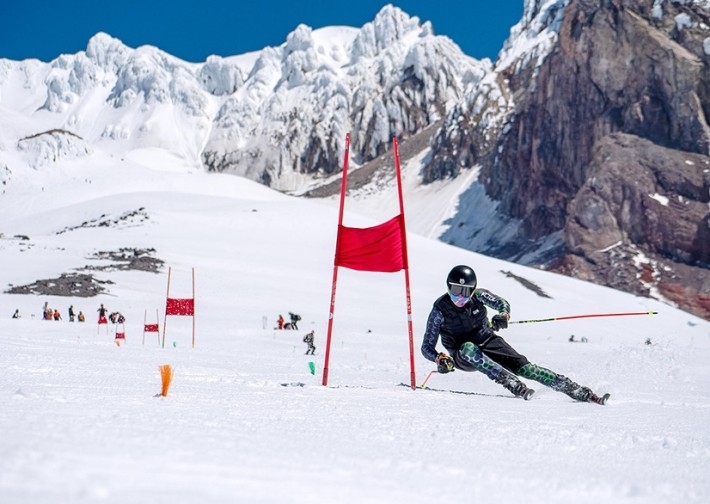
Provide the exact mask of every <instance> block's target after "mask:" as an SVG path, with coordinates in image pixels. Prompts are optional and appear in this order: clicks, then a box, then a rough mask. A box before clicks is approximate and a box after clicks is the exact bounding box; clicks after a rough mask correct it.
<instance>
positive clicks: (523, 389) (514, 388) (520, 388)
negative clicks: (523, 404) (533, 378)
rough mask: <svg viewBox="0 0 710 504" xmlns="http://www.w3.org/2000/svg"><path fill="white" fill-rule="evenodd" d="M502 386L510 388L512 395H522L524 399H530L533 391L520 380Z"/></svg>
mask: <svg viewBox="0 0 710 504" xmlns="http://www.w3.org/2000/svg"><path fill="white" fill-rule="evenodd" d="M504 386H505V388H507V389H508V390H510V391H511V392H512V393H513V395H515V397H522V398H523V400H525V401H529V400H530V399H532V396H533V394H534V393H535V391H534V390H533V389H531V388H528V386H527V385H525V384H524V383H523V382H521V381H518V382H517V383H512V384H511V385H510V386H509V385H508V384H505V385H504Z"/></svg>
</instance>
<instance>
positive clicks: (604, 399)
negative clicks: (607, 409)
mask: <svg viewBox="0 0 710 504" xmlns="http://www.w3.org/2000/svg"><path fill="white" fill-rule="evenodd" d="M610 397H611V394H604V395H603V396H601V397H599V396H598V395H596V394H592V397H590V398H589V402H593V403H595V404H601V405H602V406H603V405H605V404H606V402H607V401H608V400H609V398H610Z"/></svg>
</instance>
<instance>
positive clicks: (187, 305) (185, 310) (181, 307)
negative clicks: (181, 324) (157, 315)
mask: <svg viewBox="0 0 710 504" xmlns="http://www.w3.org/2000/svg"><path fill="white" fill-rule="evenodd" d="M165 313H166V315H188V316H193V315H195V300H194V299H192V298H190V299H176V298H168V302H167V304H166V306H165Z"/></svg>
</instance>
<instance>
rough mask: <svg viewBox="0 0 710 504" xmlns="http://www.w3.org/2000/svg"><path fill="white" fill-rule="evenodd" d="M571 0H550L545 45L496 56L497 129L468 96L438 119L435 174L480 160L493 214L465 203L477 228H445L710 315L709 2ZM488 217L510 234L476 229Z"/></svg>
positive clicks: (508, 254) (482, 247)
mask: <svg viewBox="0 0 710 504" xmlns="http://www.w3.org/2000/svg"><path fill="white" fill-rule="evenodd" d="M562 6H563V5H562V3H556V4H554V5H551V4H549V3H548V7H552V8H548V11H547V12H546V13H545V14H546V16H547V18H548V19H552V17H553V16H557V18H558V19H559V24H558V26H557V27H556V28H555V30H554V36H553V37H548V39H547V40H552V41H553V43H552V44H551V46H550V47H549V49H548V50H547V51H546V52H542V51H538V52H537V53H536V54H537V55H538V56H540V57H539V58H534V57H532V58H531V57H529V55H528V57H527V58H525V57H519V58H517V59H516V60H515V61H514V62H513V63H511V62H507V66H504V67H503V66H502V65H501V64H502V61H499V62H498V68H497V69H496V70H497V73H498V78H497V81H496V83H497V84H498V87H499V88H500V89H501V92H500V93H499V94H500V95H501V96H508V97H510V98H509V99H508V100H507V101H506V102H505V103H503V106H504V108H507V109H508V110H507V112H505V113H504V114H499V115H498V116H497V117H498V118H499V119H498V125H497V126H498V128H497V131H498V132H499V134H497V135H496V136H495V137H494V139H493V140H491V139H490V131H488V134H489V138H486V137H485V136H484V134H483V133H482V132H483V131H486V129H482V128H480V127H479V121H480V119H481V116H480V115H479V116H476V115H475V114H474V113H473V109H472V108H470V109H469V110H468V111H466V110H463V117H465V120H463V121H459V122H460V123H461V124H463V125H464V126H463V128H460V129H456V128H449V129H448V130H446V129H443V130H442V134H441V135H440V137H439V139H438V141H437V144H436V146H435V153H434V155H433V157H432V159H433V162H432V163H431V164H430V166H429V167H428V170H429V172H428V173H429V175H430V178H431V179H436V178H441V177H442V176H447V175H452V174H454V175H455V172H456V171H457V170H459V168H456V169H452V167H459V166H462V165H463V166H471V165H472V164H473V163H479V164H480V166H481V176H480V179H479V181H480V184H481V185H482V186H483V188H484V189H485V195H486V198H487V199H488V200H490V201H489V206H493V207H495V211H496V214H497V217H496V219H495V220H493V221H488V222H482V221H481V220H480V219H479V220H477V221H476V219H475V218H473V217H472V216H466V215H459V216H457V220H458V221H459V224H460V226H461V228H463V229H465V227H466V225H468V226H469V229H467V230H466V231H465V232H461V231H459V232H458V233H450V237H449V241H451V242H452V243H455V244H457V245H462V246H467V245H469V246H470V245H471V243H473V242H474V240H476V239H478V241H477V242H476V245H475V248H476V249H477V250H479V251H483V252H487V253H490V254H493V255H497V256H499V257H504V258H508V259H514V260H522V261H523V262H528V263H530V264H536V265H538V266H541V267H546V268H550V269H553V270H556V271H560V272H564V273H566V274H573V275H575V276H579V277H582V278H586V279H588V280H590V281H593V282H595V283H602V284H605V285H608V286H611V287H615V288H619V289H623V290H626V291H629V292H635V293H639V294H642V295H653V296H663V297H665V298H667V299H668V300H670V301H672V302H675V303H677V304H678V305H679V306H681V307H683V308H685V309H688V310H689V311H692V312H694V313H696V314H698V315H701V316H703V317H705V318H710V227H709V226H710V217H709V211H708V209H709V206H708V203H709V202H710V158H709V157H708V153H709V149H710V129H709V127H708V121H707V115H708V113H709V112H710V93H709V91H710V88H709V86H710V78H709V77H710V74H709V71H710V68H709V64H710V56H708V54H709V53H710V38H709V37H710V28H709V25H710V11H709V10H708V5H707V2H699V1H696V2H693V1H660V0H657V1H656V2H655V3H654V4H650V3H649V2H647V1H638V0H573V1H571V2H569V4H568V5H566V6H564V9H561V7H562ZM552 25H553V23H552V22H548V23H547V27H548V28H549V27H550V26H552ZM534 54H535V53H534ZM480 94H481V93H480V91H479V95H478V96H479V97H480ZM486 107H487V108H488V109H490V108H493V107H498V108H499V109H500V108H501V107H500V103H496V104H491V103H488V104H486ZM486 107H482V108H481V107H479V110H481V109H485V108H486ZM460 112H461V111H460ZM467 112H468V113H467ZM448 124H449V125H450V124H451V122H448ZM464 139H465V140H464ZM452 145H454V146H457V147H458V148H460V149H461V150H460V151H458V152H457V151H455V150H452V148H451V146H452ZM470 197H472V198H473V197H477V198H481V195H480V194H478V193H476V194H475V195H474V194H472V195H471V196H470ZM479 206H480V205H479ZM469 221H474V222H475V224H473V225H471V224H470V222H469ZM491 227H492V228H494V229H493V230H492V229H490V228H491ZM484 228H489V229H486V230H485V233H484V234H485V235H486V236H494V235H495V234H496V232H497V233H498V234H500V235H503V236H505V237H506V239H505V240H496V239H489V240H486V241H485V242H484V243H481V240H480V235H481V233H483V230H484ZM467 242H468V243H467Z"/></svg>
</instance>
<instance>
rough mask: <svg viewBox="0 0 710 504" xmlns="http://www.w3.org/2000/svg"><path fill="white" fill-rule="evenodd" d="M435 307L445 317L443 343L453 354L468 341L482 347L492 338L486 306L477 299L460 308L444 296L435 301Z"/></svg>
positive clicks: (441, 329) (442, 327) (447, 296)
mask: <svg viewBox="0 0 710 504" xmlns="http://www.w3.org/2000/svg"><path fill="white" fill-rule="evenodd" d="M434 306H435V307H436V308H438V309H439V311H441V313H442V314H443V315H444V322H443V323H442V324H441V328H440V329H439V333H440V335H441V343H442V344H443V345H444V347H445V348H446V349H447V350H448V351H449V352H450V353H451V354H453V353H456V351H458V349H459V348H460V347H461V345H463V344H464V343H465V342H467V341H470V342H472V343H475V344H477V345H480V344H482V343H483V342H484V341H486V340H487V339H488V338H489V337H490V336H491V333H492V331H490V330H489V327H488V313H487V312H486V306H485V305H484V304H483V303H482V302H481V301H479V300H478V299H476V298H475V297H473V298H471V301H469V302H468V303H466V305H465V306H463V307H462V308H459V307H458V306H456V305H455V304H454V303H453V301H451V298H450V297H449V295H448V294H444V295H443V296H441V297H440V298H439V299H437V300H436V301H434Z"/></svg>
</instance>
